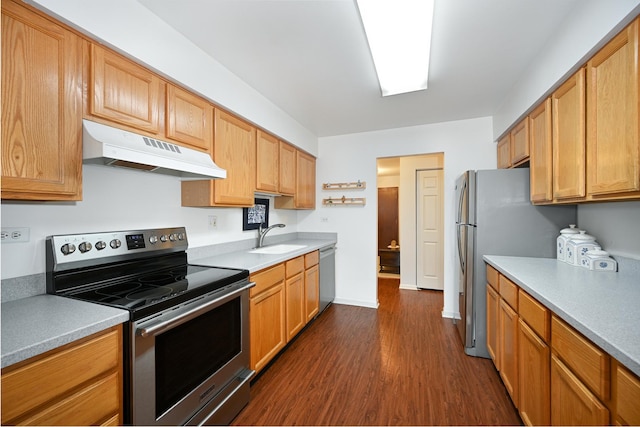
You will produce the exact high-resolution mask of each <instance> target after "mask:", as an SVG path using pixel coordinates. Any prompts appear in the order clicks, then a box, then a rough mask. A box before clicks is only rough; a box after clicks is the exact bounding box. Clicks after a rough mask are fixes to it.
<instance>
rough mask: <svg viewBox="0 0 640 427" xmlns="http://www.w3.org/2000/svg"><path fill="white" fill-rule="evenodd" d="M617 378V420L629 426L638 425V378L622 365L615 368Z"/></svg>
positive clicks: (639, 412) (639, 413) (639, 415)
mask: <svg viewBox="0 0 640 427" xmlns="http://www.w3.org/2000/svg"><path fill="white" fill-rule="evenodd" d="M616 377H617V380H618V409H617V418H618V419H617V420H614V421H617V422H619V423H623V424H626V425H630V426H636V425H640V379H639V378H638V377H636V376H635V375H633V374H632V373H631V372H629V371H628V370H627V369H626V368H624V367H623V366H618V369H617V370H616Z"/></svg>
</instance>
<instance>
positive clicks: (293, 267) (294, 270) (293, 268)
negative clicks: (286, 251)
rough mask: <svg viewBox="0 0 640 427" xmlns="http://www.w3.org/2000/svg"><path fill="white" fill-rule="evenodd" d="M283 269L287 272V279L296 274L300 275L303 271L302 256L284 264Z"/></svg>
mask: <svg viewBox="0 0 640 427" xmlns="http://www.w3.org/2000/svg"><path fill="white" fill-rule="evenodd" d="M285 268H286V272H287V279H288V278H289V277H293V276H295V275H296V274H298V273H302V270H304V256H299V257H297V258H293V259H290V260H289V261H287V262H286V263H285Z"/></svg>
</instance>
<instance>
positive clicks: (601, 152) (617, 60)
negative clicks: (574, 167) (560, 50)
mask: <svg viewBox="0 0 640 427" xmlns="http://www.w3.org/2000/svg"><path fill="white" fill-rule="evenodd" d="M639 33H640V21H639V20H638V19H636V20H635V21H634V22H633V23H632V24H631V25H629V26H628V27H627V28H626V29H625V30H623V31H622V32H621V33H620V34H618V35H617V36H616V37H615V38H614V39H613V40H611V42H609V43H608V44H607V45H606V46H605V47H604V48H602V49H601V50H600V51H599V52H598V53H597V54H596V55H594V57H593V58H592V59H591V60H590V61H589V62H588V63H587V82H588V84H587V100H588V103H587V106H588V110H587V124H588V131H587V171H588V175H587V187H588V188H587V193H588V194H590V195H594V196H597V195H606V194H615V193H621V192H637V191H640V138H639V131H640V126H639V125H640V122H639V119H638V114H639V113H640V112H639V111H638V108H639V106H638V105H639V104H638V103H639V102H640V98H639V94H638V90H639V88H638V85H639V80H640V74H639V73H640V70H639V68H638V67H639V63H638V55H639V54H640V46H639V40H640V36H639ZM636 196H637V194H636Z"/></svg>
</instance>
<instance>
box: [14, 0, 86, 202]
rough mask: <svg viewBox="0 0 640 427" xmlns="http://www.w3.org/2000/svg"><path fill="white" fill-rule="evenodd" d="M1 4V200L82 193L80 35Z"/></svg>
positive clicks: (28, 11) (66, 197)
mask: <svg viewBox="0 0 640 427" xmlns="http://www.w3.org/2000/svg"><path fill="white" fill-rule="evenodd" d="M20 3H22V2H13V1H10V0H5V1H3V2H2V198H3V199H22V200H81V199H82V39H81V38H80V37H79V36H77V35H76V34H74V33H73V32H71V31H69V30H67V29H66V28H64V27H63V26H61V25H58V24H56V23H54V22H52V21H50V20H49V19H46V18H44V17H43V16H41V15H40V14H39V13H37V12H35V11H33V10H31V9H30V8H29V7H26V6H23V5H22V4H20Z"/></svg>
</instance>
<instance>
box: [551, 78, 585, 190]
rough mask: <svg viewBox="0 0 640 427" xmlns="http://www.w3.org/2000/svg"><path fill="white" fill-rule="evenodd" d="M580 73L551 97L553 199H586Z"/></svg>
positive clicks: (583, 124) (583, 118) (582, 100)
mask: <svg viewBox="0 0 640 427" xmlns="http://www.w3.org/2000/svg"><path fill="white" fill-rule="evenodd" d="M584 74H585V71H584V69H580V70H579V71H578V72H577V73H576V74H574V75H573V76H572V77H571V78H569V80H567V81H566V82H565V83H563V84H562V86H560V87H559V88H558V89H557V90H556V91H555V92H554V93H553V95H551V100H552V107H551V111H552V115H553V197H554V198H555V199H570V198H579V197H584V195H585V172H586V170H585V156H586V153H585V88H584Z"/></svg>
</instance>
